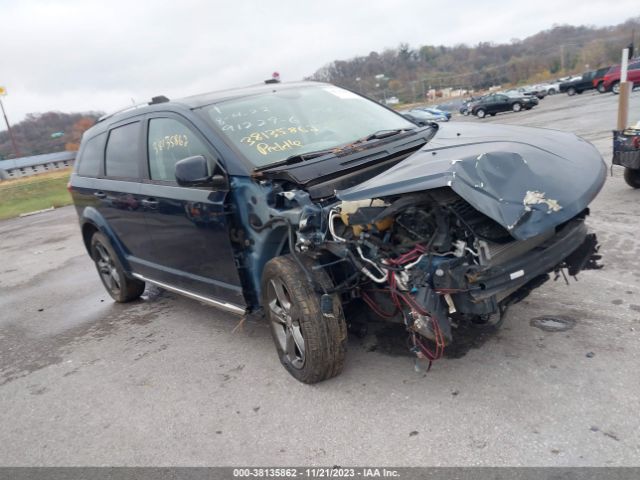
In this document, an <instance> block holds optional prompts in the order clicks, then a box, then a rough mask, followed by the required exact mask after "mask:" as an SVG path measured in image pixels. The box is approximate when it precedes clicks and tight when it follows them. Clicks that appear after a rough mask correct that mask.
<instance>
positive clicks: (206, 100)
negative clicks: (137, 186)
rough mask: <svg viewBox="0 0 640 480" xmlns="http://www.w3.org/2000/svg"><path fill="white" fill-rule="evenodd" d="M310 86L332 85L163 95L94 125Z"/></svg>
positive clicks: (272, 85)
mask: <svg viewBox="0 0 640 480" xmlns="http://www.w3.org/2000/svg"><path fill="white" fill-rule="evenodd" d="M311 86H327V87H329V86H333V85H331V84H328V83H322V82H314V81H300V82H287V83H269V84H266V83H261V84H257V85H250V86H247V87H241V88H230V89H226V90H219V91H214V92H208V93H201V94H198V95H191V96H188V97H183V98H178V99H175V100H169V99H167V98H164V97H154V99H155V98H160V99H161V100H159V101H156V102H153V101H152V102H151V103H143V104H139V105H132V106H129V107H126V108H124V109H123V110H118V111H116V112H114V113H110V114H107V115H105V116H103V117H101V118H100V120H98V123H97V124H96V126H98V125H100V124H108V125H111V124H113V123H116V122H120V121H122V120H126V119H128V118H130V117H135V116H138V115H143V114H145V113H149V112H154V111H158V110H165V111H166V110H170V109H171V108H176V109H185V108H186V109H194V108H199V107H204V106H206V105H211V104H214V103H218V102H222V101H225V100H231V99H234V98H244V97H250V96H253V95H260V94H262V93H267V92H270V91H276V90H289V89H294V88H300V87H311ZM105 120H109V122H105Z"/></svg>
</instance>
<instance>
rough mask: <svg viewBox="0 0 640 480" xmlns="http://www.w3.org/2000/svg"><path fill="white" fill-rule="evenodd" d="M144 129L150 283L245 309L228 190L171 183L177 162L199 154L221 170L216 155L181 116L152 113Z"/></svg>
mask: <svg viewBox="0 0 640 480" xmlns="http://www.w3.org/2000/svg"><path fill="white" fill-rule="evenodd" d="M145 126H146V139H147V141H146V147H147V171H146V177H147V178H146V180H144V182H143V185H142V191H141V193H142V198H143V200H142V204H143V206H144V213H145V221H146V223H147V228H148V231H149V234H150V237H151V244H152V247H151V255H150V257H151V262H152V265H150V266H151V267H152V269H153V271H154V278H151V279H150V280H156V281H157V282H162V283H165V284H168V285H169V286H171V287H174V288H178V289H181V290H184V291H186V292H187V293H192V294H196V295H199V296H203V297H206V298H207V299H209V300H213V301H214V303H216V302H219V303H223V304H231V305H232V306H237V307H240V308H242V309H244V308H245V306H246V305H245V300H244V296H243V294H242V287H241V283H240V278H239V276H238V270H237V267H236V263H235V258H234V252H233V248H232V245H231V241H230V239H229V225H228V219H229V213H228V211H227V209H226V207H225V199H226V196H227V189H222V190H213V189H212V188H209V187H181V186H179V185H178V184H177V183H176V180H175V164H176V162H178V160H182V159H183V158H186V157H191V156H194V155H202V156H204V157H205V158H206V159H207V160H208V162H209V165H210V168H211V171H213V169H214V168H219V167H216V166H217V155H216V153H215V152H214V151H213V149H212V148H211V147H210V145H209V144H208V143H207V142H206V141H205V139H204V137H203V136H202V135H201V134H200V132H199V131H198V130H196V129H195V127H193V126H192V125H191V124H190V123H189V122H188V121H187V120H185V119H183V118H182V117H180V116H179V115H175V114H168V113H167V114H160V115H157V116H156V115H153V116H150V117H148V118H147V121H146V125H145ZM183 293H184V292H183ZM231 310H233V308H231Z"/></svg>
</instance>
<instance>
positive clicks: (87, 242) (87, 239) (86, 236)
mask: <svg viewBox="0 0 640 480" xmlns="http://www.w3.org/2000/svg"><path fill="white" fill-rule="evenodd" d="M97 231H98V228H97V227H96V226H95V225H94V224H92V223H85V224H84V225H83V226H82V240H84V246H85V247H86V249H87V252H89V255H91V237H93V234H94V233H96V232H97Z"/></svg>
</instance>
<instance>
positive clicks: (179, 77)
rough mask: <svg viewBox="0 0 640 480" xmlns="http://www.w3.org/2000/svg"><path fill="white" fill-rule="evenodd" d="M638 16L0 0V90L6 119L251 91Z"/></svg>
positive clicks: (635, 7)
mask: <svg viewBox="0 0 640 480" xmlns="http://www.w3.org/2000/svg"><path fill="white" fill-rule="evenodd" d="M639 14H640V4H639V3H638V0H617V1H615V2H613V1H610V0H609V1H601V0H593V1H589V0H573V1H571V2H563V1H560V0H535V1H526V2H524V1H516V0H511V1H501V0H486V1H477V0H456V1H446V0H439V1H433V0H393V1H375V0H368V1H367V0H365V1H360V0H353V1H351V0H321V1H310V0H271V1H258V0H255V1H247V0H226V1H219V0H209V1H207V0H179V1H175V0H174V1H162V0H158V1H143V0H108V1H107V0H103V1H99V2H98V1H91V0H83V1H80V0H78V1H76V0H68V1H66V0H49V1H31V0H0V86H4V87H5V88H6V89H7V91H8V95H7V96H6V97H3V102H4V105H5V108H6V110H7V114H8V115H9V118H10V120H11V121H12V122H13V123H15V122H17V121H20V120H22V119H23V118H24V116H25V115H26V114H27V113H36V112H46V111H50V110H57V111H64V112H71V111H89V110H101V111H107V112H109V111H113V110H116V109H118V108H122V107H124V106H126V105H129V104H131V102H132V101H135V102H142V101H147V100H149V99H150V98H151V97H152V96H155V95H160V94H162V95H166V96H168V97H169V98H179V97H183V96H187V95H192V94H196V93H203V92H208V91H212V90H219V89H224V88H232V87H237V86H243V85H248V84H253V83H257V82H260V81H262V80H264V79H265V78H268V77H270V76H271V73H272V72H274V71H277V72H279V73H280V75H281V78H282V80H283V81H290V80H300V79H302V78H303V77H305V76H308V75H311V74H313V73H314V72H315V71H316V70H317V69H318V68H320V67H322V66H324V65H326V64H327V63H329V62H331V61H333V60H336V59H348V58H352V57H354V56H357V55H367V54H368V53H369V52H370V51H373V50H377V51H381V50H383V49H384V48H393V47H397V46H398V45H399V44H400V43H402V42H407V43H409V44H410V45H411V46H412V47H417V46H420V45H428V44H432V45H440V44H442V45H455V44H458V43H467V44H470V45H473V44H477V43H478V42H486V41H490V42H495V43H501V42H509V41H510V40H511V39H515V38H519V39H522V38H525V37H527V36H529V35H533V34H535V33H537V32H539V31H540V30H544V29H548V28H551V27H552V26H553V25H554V24H571V25H595V26H604V25H614V24H617V23H620V22H623V21H624V20H626V19H628V18H630V17H634V16H637V15H639ZM2 123H3V122H2ZM4 128H5V127H4V125H3V124H0V130H1V129H4Z"/></svg>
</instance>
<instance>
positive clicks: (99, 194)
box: [93, 192, 107, 198]
mask: <svg viewBox="0 0 640 480" xmlns="http://www.w3.org/2000/svg"><path fill="white" fill-rule="evenodd" d="M93 196H94V197H96V198H105V197H106V196H107V194H106V193H104V192H93Z"/></svg>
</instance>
